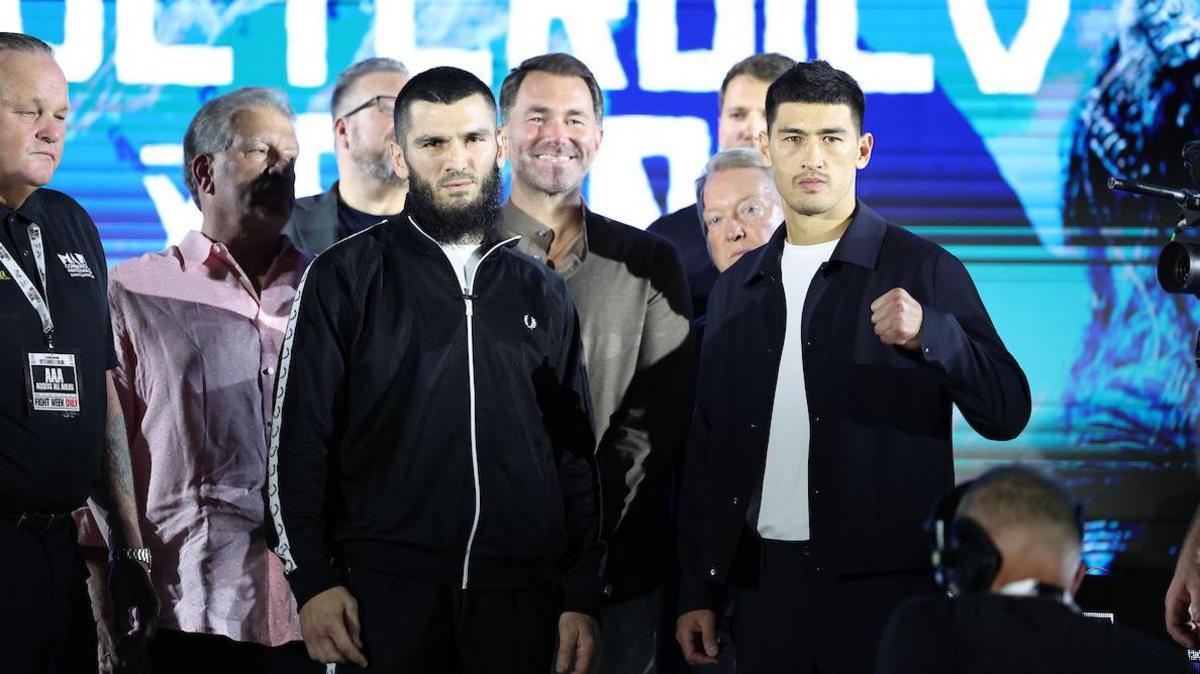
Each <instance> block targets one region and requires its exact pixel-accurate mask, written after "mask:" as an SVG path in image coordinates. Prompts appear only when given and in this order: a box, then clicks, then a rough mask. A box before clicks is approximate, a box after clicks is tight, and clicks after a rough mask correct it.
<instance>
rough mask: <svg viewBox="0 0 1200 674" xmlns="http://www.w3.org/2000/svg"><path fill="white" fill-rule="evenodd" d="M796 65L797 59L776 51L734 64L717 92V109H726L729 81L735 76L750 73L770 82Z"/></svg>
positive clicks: (755, 55) (750, 57) (755, 77)
mask: <svg viewBox="0 0 1200 674" xmlns="http://www.w3.org/2000/svg"><path fill="white" fill-rule="evenodd" d="M795 65H796V60H795V59H793V58H791V57H789V56H784V55H783V54H776V53H768V54H754V55H753V56H747V57H746V58H744V59H742V60H741V61H738V62H737V63H735V64H733V67H732V68H730V69H729V72H727V73H725V79H724V80H722V81H721V90H720V91H719V92H718V93H717V109H718V110H724V109H725V90H726V89H728V88H729V83H730V82H732V81H733V78H735V77H738V76H739V75H749V76H750V77H753V78H754V79H756V80H761V81H763V82H766V83H767V84H770V83H771V82H774V81H775V80H777V79H779V76H780V75H782V74H784V73H786V72H787V71H789V70H791V69H792V68H793V67H795Z"/></svg>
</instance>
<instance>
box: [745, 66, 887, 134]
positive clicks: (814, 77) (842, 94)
mask: <svg viewBox="0 0 1200 674" xmlns="http://www.w3.org/2000/svg"><path fill="white" fill-rule="evenodd" d="M784 103H823V104H827V105H848V106H850V116H851V117H853V118H854V123H855V124H856V125H857V126H858V131H860V132H861V131H862V128H863V115H864V114H865V113H866V108H867V103H866V99H865V98H864V97H863V92H862V89H860V88H859V86H858V82H855V81H854V78H853V77H850V75H848V74H846V73H845V72H843V71H841V70H838V69H837V68H834V67H833V66H831V65H829V64H828V63H826V62H825V61H808V62H803V63H797V64H796V65H795V66H794V67H792V68H791V69H790V70H788V71H787V72H785V73H784V74H782V75H780V76H779V79H777V80H775V81H774V82H773V83H772V84H771V86H770V87H768V88H767V133H770V130H771V124H772V123H774V121H775V113H776V112H777V111H778V110H779V106H781V105H783V104H784Z"/></svg>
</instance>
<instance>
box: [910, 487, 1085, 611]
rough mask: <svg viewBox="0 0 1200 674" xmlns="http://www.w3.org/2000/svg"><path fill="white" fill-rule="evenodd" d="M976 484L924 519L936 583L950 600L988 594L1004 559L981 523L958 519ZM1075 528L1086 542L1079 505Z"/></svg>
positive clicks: (948, 496) (950, 495)
mask: <svg viewBox="0 0 1200 674" xmlns="http://www.w3.org/2000/svg"><path fill="white" fill-rule="evenodd" d="M974 483H975V481H974V480H967V481H966V482H963V483H962V484H960V485H958V486H956V487H955V488H954V489H951V490H950V491H948V492H946V493H945V494H943V495H942V497H941V498H939V499H938V500H937V503H935V504H934V505H933V510H932V511H930V513H929V517H927V518H926V519H925V533H926V535H927V536H929V547H930V550H931V553H932V555H931V556H932V561H933V581H934V582H935V583H937V586H938V587H939V588H941V589H942V590H945V592H946V593H947V594H948V595H950V596H951V597H958V596H960V595H962V594H965V593H968V592H987V591H988V590H989V589H990V588H991V587H992V582H993V581H995V580H996V574H998V573H999V572H1000V564H1001V562H1003V560H1004V558H1003V556H1002V555H1001V554H1000V550H999V549H997V548H996V544H995V543H993V542H992V537H991V536H989V535H988V533H987V531H986V530H985V529H984V528H983V526H982V525H981V524H979V523H978V522H976V521H975V520H973V519H971V518H970V517H960V516H958V505H959V503H961V502H962V498H963V495H964V494H966V493H967V490H968V489H970V488H971V486H972V485H973V484H974ZM1075 528H1076V531H1077V532H1078V533H1079V538H1080V540H1083V511H1082V508H1080V506H1079V505H1078V504H1076V505H1075ZM1056 589H1057V588H1056ZM1059 592H1060V593H1061V590H1059Z"/></svg>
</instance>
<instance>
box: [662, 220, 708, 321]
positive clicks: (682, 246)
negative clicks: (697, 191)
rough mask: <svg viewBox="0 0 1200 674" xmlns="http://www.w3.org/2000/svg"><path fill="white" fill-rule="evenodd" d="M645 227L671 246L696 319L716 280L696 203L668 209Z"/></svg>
mask: <svg viewBox="0 0 1200 674" xmlns="http://www.w3.org/2000/svg"><path fill="white" fill-rule="evenodd" d="M646 231H648V232H652V233H654V234H657V235H659V236H661V237H663V238H664V239H666V240H667V241H670V242H671V245H672V246H675V251H676V252H677V253H679V261H680V262H682V263H683V271H684V273H685V274H686V275H687V282H688V290H689V292H690V293H691V295H692V316H693V317H694V318H695V319H699V318H701V317H702V316H704V314H705V312H706V311H707V310H708V294H709V293H710V292H711V291H712V287H713V284H714V283H716V281H717V267H716V266H715V265H714V264H713V261H712V257H711V256H710V255H709V253H708V241H707V240H706V239H705V238H704V225H703V223H701V222H700V213H699V211H697V210H696V204H692V205H690V206H684V207H683V208H681V209H679V210H677V211H675V212H674V213H668V214H666V215H664V216H662V217H661V218H659V219H657V220H655V221H654V222H653V223H651V224H650V226H649V227H647V228H646Z"/></svg>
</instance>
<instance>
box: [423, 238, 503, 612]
mask: <svg viewBox="0 0 1200 674" xmlns="http://www.w3.org/2000/svg"><path fill="white" fill-rule="evenodd" d="M409 222H411V223H412V225H413V227H416V228H417V231H418V232H421V233H422V234H425V230H423V229H421V227H420V225H418V224H417V223H416V221H415V220H413V219H412V218H411V217H410V218H409ZM425 237H426V238H427V239H429V240H430V241H433V243H434V244H437V241H436V240H434V238H433V237H431V236H429V235H428V234H425ZM520 238H521V237H519V236H514V237H512V238H509V239H505V240H504V241H501V242H499V243H497V244H495V245H493V246H492V247H491V248H489V249H487V251H486V252H485V253H484V254H483V255H481V256H479V261H478V262H476V263H475V270H474V271H475V272H476V273H473V274H471V275H469V276H467V277H466V280H467V287H465V288H463V289H462V290H463V312H464V314H465V316H466V320H467V381H468V383H469V387H470V400H471V472H472V475H473V477H474V480H475V517H474V519H473V520H472V522H471V534H470V536H468V537H467V548H466V552H465V553H464V554H463V572H462V589H464V590H465V589H467V584H468V581H469V579H470V567H471V548H472V547H474V545H475V534H476V532H477V531H478V530H479V516H480V514H481V510H482V507H481V498H480V483H479V444H478V442H479V441H478V434H477V427H476V417H475V328H474V324H475V321H474V317H475V305H474V300H473V298H474V296H475V293H474V290H475V276H476V274H477V273H478V271H479V267H480V265H482V264H483V261H484V260H486V259H487V257H488V256H489V255H491V254H492V252H493V251H495V250H496V249H498V248H500V247H501V246H504V245H507V244H509V243H512V242H513V241H516V240H518V239H520ZM438 248H439V250H440V249H441V245H440V244H438ZM442 257H445V254H444V253H443V255H442ZM446 264H450V259H449V258H446ZM450 271H451V272H453V273H454V276H455V278H457V277H458V272H456V271H454V269H453V268H451V270H450Z"/></svg>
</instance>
